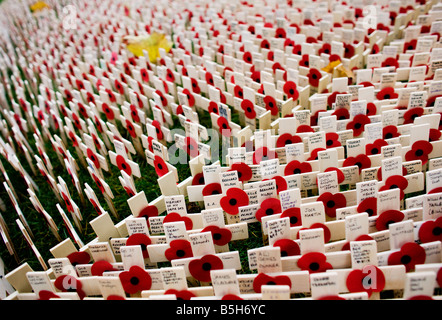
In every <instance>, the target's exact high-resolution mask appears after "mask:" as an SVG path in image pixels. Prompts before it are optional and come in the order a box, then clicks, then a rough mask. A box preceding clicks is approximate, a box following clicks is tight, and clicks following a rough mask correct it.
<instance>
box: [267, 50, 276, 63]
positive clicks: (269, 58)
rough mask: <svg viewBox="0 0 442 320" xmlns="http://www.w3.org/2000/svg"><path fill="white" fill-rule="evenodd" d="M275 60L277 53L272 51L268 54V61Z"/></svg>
mask: <svg viewBox="0 0 442 320" xmlns="http://www.w3.org/2000/svg"><path fill="white" fill-rule="evenodd" d="M274 58H275V53H274V52H273V51H272V50H270V51H269V52H267V60H270V61H273V59H274Z"/></svg>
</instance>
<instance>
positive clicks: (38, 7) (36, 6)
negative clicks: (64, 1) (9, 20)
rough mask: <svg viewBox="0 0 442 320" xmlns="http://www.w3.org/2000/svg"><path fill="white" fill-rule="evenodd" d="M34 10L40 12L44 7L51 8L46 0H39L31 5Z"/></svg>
mask: <svg viewBox="0 0 442 320" xmlns="http://www.w3.org/2000/svg"><path fill="white" fill-rule="evenodd" d="M29 8H30V9H31V11H32V12H38V11H41V10H44V9H49V8H50V7H49V5H48V4H47V3H46V2H44V1H37V2H36V3H34V4H33V5H32V6H30V7H29Z"/></svg>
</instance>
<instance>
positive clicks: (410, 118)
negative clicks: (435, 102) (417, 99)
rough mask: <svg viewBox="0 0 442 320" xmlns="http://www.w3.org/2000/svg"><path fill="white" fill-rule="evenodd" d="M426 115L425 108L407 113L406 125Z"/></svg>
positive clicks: (405, 115)
mask: <svg viewBox="0 0 442 320" xmlns="http://www.w3.org/2000/svg"><path fill="white" fill-rule="evenodd" d="M423 114H424V108H420V107H416V108H411V109H408V110H407V111H405V113H404V124H409V123H413V122H414V119H416V118H418V117H420V116H422V115H423Z"/></svg>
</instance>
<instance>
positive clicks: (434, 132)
mask: <svg viewBox="0 0 442 320" xmlns="http://www.w3.org/2000/svg"><path fill="white" fill-rule="evenodd" d="M441 135H442V133H441V131H440V130H439V129H434V128H431V129H430V137H429V141H430V142H432V141H438V140H439V139H440V137H441Z"/></svg>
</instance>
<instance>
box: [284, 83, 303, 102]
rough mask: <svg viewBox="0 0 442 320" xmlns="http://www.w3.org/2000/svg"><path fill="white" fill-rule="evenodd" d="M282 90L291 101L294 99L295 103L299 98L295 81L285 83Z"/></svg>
mask: <svg viewBox="0 0 442 320" xmlns="http://www.w3.org/2000/svg"><path fill="white" fill-rule="evenodd" d="M282 90H283V91H284V93H285V95H286V96H287V98H289V99H290V98H292V99H293V100H294V101H296V100H297V99H298V98H299V92H298V90H297V86H296V83H295V82H293V81H287V82H286V83H284V86H283V87H282Z"/></svg>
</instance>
